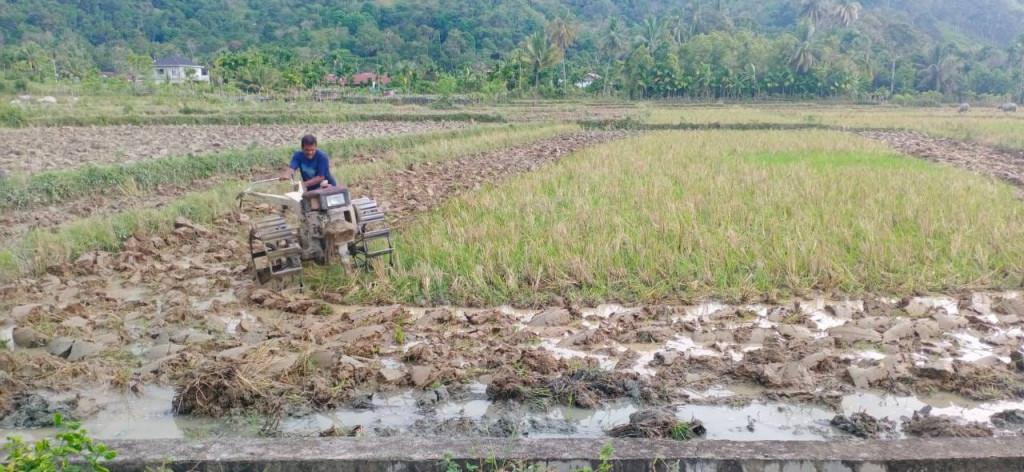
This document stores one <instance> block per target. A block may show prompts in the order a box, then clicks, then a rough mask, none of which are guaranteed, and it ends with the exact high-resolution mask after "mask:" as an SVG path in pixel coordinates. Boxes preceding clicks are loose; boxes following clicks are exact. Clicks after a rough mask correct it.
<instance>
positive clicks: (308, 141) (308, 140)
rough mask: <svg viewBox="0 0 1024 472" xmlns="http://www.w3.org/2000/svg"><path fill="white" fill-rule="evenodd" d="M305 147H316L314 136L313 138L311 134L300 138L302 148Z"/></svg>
mask: <svg viewBox="0 0 1024 472" xmlns="http://www.w3.org/2000/svg"><path fill="white" fill-rule="evenodd" d="M306 146H316V136H313V135H312V134H307V135H305V136H303V137H302V147H306Z"/></svg>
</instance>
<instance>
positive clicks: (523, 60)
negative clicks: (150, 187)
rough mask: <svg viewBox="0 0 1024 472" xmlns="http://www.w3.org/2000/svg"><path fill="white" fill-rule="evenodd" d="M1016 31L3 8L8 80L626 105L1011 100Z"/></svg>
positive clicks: (219, 8) (851, 4) (849, 12)
mask: <svg viewBox="0 0 1024 472" xmlns="http://www.w3.org/2000/svg"><path fill="white" fill-rule="evenodd" d="M1022 24H1024V2H1022V0H978V1H972V2H963V1H957V0H909V1H898V2H893V1H892V0H862V1H860V2H857V1H853V0H774V1H755V0H717V1H698V0H688V1H682V2H669V1H667V0H596V1H553V0H541V1H529V2H528V1H525V0H468V1H456V0H425V1H418V2H411V1H406V0H391V1H386V2H385V1H363V0H348V1H336V2H327V1H324V0H313V1H306V2H297V1H294V0H277V1H240V0H197V1H189V2H185V1H177V0H149V1H142V2H127V1H123V0H104V1H101V2H85V1H81V0H26V1H21V2H15V3H10V4H7V5H5V8H3V9H0V31H2V37H0V41H2V43H0V44H2V49H0V68H2V71H3V73H4V76H5V77H4V79H5V80H4V81H3V83H0V86H2V87H3V88H4V89H5V90H6V91H8V92H11V91H14V90H25V89H27V88H28V84H29V83H31V82H33V81H35V82H43V81H48V80H49V81H52V80H54V77H55V76H56V77H57V79H71V80H83V81H86V82H88V81H90V80H92V81H94V82H98V79H97V77H98V72H99V71H100V70H108V71H117V72H120V73H122V74H125V75H133V76H147V75H148V73H149V67H150V66H149V64H150V61H151V60H152V58H154V57H159V56H164V55H169V54H178V55H183V56H185V57H189V58H192V59H193V60H195V61H197V62H200V63H202V64H204V65H207V66H209V67H210V68H211V69H212V76H213V78H214V82H215V83H219V84H222V85H227V86H234V87H237V88H238V89H239V90H244V91H250V92H267V91H275V90H287V89H295V88H309V87H315V86H320V85H323V82H324V77H325V76H326V75H327V74H332V73H333V74H335V75H337V76H339V77H342V76H346V75H351V74H353V73H356V72H363V71H374V72H378V73H386V74H389V75H390V76H391V77H392V78H394V79H396V80H395V82H394V83H392V84H391V87H392V88H397V89H399V90H402V91H407V92H416V91H420V92H424V91H425V92H438V93H446V92H483V93H487V94H489V95H500V94H504V93H508V92H514V93H530V94H541V95H545V96H560V95H566V94H569V93H578V92H577V91H576V90H571V89H573V88H574V87H572V86H571V84H573V83H576V82H580V81H583V80H584V79H585V78H586V77H587V75H588V74H592V73H593V74H597V75H600V76H601V78H599V79H596V78H595V77H593V76H591V77H590V80H588V82H590V81H593V80H595V79H596V82H594V83H593V84H592V85H591V86H589V87H587V88H586V92H588V93H591V94H598V95H611V94H618V95H623V96H628V97H631V98H647V97H675V96H682V97H693V98H705V97H713V98H744V97H755V96H766V95H767V96H802V97H830V96H858V97H868V96H873V97H874V98H880V97H881V96H883V95H891V94H917V93H923V92H932V93H933V94H936V95H939V96H942V97H945V98H947V99H954V98H956V99H967V98H976V97H978V96H981V95H986V94H987V95H992V96H994V97H997V98H993V99H994V100H996V99H1003V98H1005V99H1011V98H1013V97H1017V98H1018V99H1019V98H1020V96H1021V95H1022V94H1024V34H1022V33H1021V26H1020V25H1022ZM94 85H96V84H94ZM96 86H97V87H98V85H96ZM150 87H152V85H151V86H150ZM107 88H109V86H108V87H107ZM145 90H147V89H145V88H142V89H141V91H145ZM0 91H3V90H0ZM130 91H133V92H138V91H140V87H134V88H132V89H131V90H130Z"/></svg>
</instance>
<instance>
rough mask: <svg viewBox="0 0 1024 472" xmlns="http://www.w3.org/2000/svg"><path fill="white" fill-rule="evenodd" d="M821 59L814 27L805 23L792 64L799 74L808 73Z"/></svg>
mask: <svg viewBox="0 0 1024 472" xmlns="http://www.w3.org/2000/svg"><path fill="white" fill-rule="evenodd" d="M819 59H821V51H819V50H818V46H817V44H816V42H815V38H814V25H813V24H811V23H805V24H804V25H803V27H801V32H800V37H799V42H798V43H797V47H796V52H795V53H794V54H793V58H792V59H791V60H790V64H792V65H793V67H794V68H796V70H797V72H800V73H806V72H807V71H809V70H811V68H812V67H814V65H815V64H817V63H818V60H819Z"/></svg>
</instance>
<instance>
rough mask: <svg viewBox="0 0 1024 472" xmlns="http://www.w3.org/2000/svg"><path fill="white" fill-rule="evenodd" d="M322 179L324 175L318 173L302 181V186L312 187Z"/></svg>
mask: <svg viewBox="0 0 1024 472" xmlns="http://www.w3.org/2000/svg"><path fill="white" fill-rule="evenodd" d="M323 181H324V176H322V175H318V176H316V177H313V178H312V179H309V180H307V181H305V182H303V183H302V186H303V187H306V188H309V187H312V186H314V185H319V184H320V182H323Z"/></svg>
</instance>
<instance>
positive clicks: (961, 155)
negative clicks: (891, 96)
mask: <svg viewBox="0 0 1024 472" xmlns="http://www.w3.org/2000/svg"><path fill="white" fill-rule="evenodd" d="M856 134H858V135H860V136H863V137H865V138H868V139H874V140H876V141H881V142H884V143H886V144H888V145H890V146H892V147H893V148H895V149H896V150H898V151H900V152H903V153H906V154H909V155H911V156H915V157H920V158H923V159H928V160H930V161H935V162H944V163H948V164H953V165H955V166H957V167H962V168H965V169H968V170H971V171H974V172H978V173H981V174H985V175H991V176H993V177H996V178H999V179H1003V180H1005V181H1007V182H1009V183H1011V184H1013V185H1016V186H1017V187H1024V153H1020V152H1010V151H1000V150H997V149H992V148H989V147H986V146H982V145H980V144H974V143H965V142H961V141H955V140H952V139H943V138H933V137H930V136H927V135H924V134H922V133H917V132H913V131H864V132H860V133H856Z"/></svg>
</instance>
